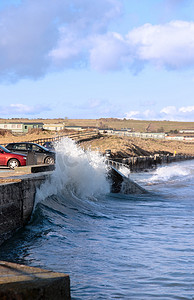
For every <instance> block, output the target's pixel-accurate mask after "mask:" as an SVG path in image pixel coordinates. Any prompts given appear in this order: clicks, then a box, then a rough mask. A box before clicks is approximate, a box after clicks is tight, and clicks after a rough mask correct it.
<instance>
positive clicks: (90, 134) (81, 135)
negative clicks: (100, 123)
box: [1, 131, 101, 146]
mask: <svg viewBox="0 0 194 300" xmlns="http://www.w3.org/2000/svg"><path fill="white" fill-rule="evenodd" d="M100 136H101V135H100V134H99V133H98V132H94V131H85V132H76V133H66V134H63V135H58V136H55V137H53V138H43V139H42V138H41V139H35V140H30V141H25V142H29V143H36V144H39V145H43V144H44V143H46V142H57V141H61V140H62V139H63V138H65V137H68V138H70V139H73V140H75V141H76V142H77V143H81V142H84V141H87V140H91V139H95V138H99V137H100ZM21 143H22V142H21ZM1 145H4V146H6V145H7V144H1Z"/></svg>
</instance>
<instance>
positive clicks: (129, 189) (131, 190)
mask: <svg viewBox="0 0 194 300" xmlns="http://www.w3.org/2000/svg"><path fill="white" fill-rule="evenodd" d="M109 178H110V181H111V193H121V194H145V193H147V191H146V190H145V189H144V188H142V187H141V186H140V185H138V184H137V183H136V182H134V181H133V180H131V179H129V178H128V177H126V176H125V175H123V174H122V173H121V172H119V171H118V170H117V169H116V168H114V167H113V166H110V171H109Z"/></svg>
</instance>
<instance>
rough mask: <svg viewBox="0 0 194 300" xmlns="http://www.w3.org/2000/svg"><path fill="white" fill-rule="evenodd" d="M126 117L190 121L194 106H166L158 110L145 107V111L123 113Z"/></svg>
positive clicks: (193, 113)
mask: <svg viewBox="0 0 194 300" xmlns="http://www.w3.org/2000/svg"><path fill="white" fill-rule="evenodd" d="M125 117H126V118H127V119H138V120H169V121H191V122H193V120H194V106H185V107H180V108H179V107H175V106H166V107H163V108H162V109H161V110H160V111H159V112H158V111H155V110H150V109H147V110H145V111H129V112H127V113H125Z"/></svg>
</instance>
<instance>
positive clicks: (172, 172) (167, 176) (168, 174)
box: [149, 165, 190, 182]
mask: <svg viewBox="0 0 194 300" xmlns="http://www.w3.org/2000/svg"><path fill="white" fill-rule="evenodd" d="M189 174H190V170H189V169H188V168H186V167H183V166H180V165H173V166H165V167H161V168H158V169H156V170H155V172H154V175H153V176H152V177H151V178H150V179H149V181H151V182H160V181H162V182H165V181H169V180H180V179H182V178H183V176H187V175H189Z"/></svg>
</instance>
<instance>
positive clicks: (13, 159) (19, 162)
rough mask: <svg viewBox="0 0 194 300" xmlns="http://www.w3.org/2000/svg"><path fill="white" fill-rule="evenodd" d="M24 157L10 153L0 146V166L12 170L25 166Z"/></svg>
mask: <svg viewBox="0 0 194 300" xmlns="http://www.w3.org/2000/svg"><path fill="white" fill-rule="evenodd" d="M26 157H27V156H26V155H23V154H19V153H12V152H11V151H9V150H8V149H6V148H5V147H3V146H1V145H0V166H5V167H9V168H10V169H14V168H16V167H19V166H26Z"/></svg>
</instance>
